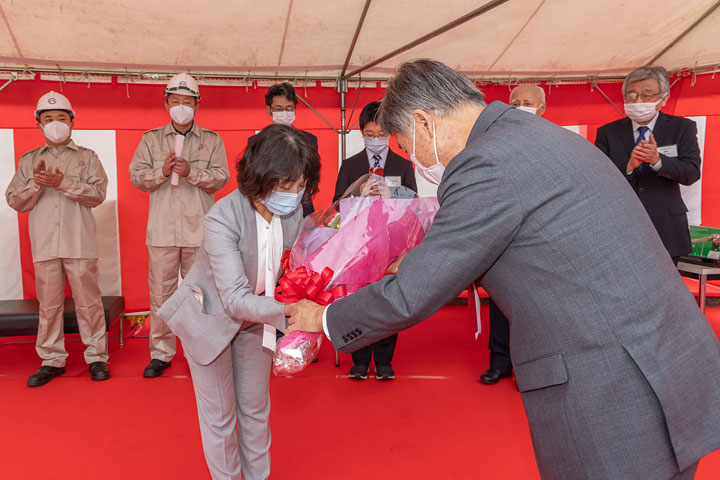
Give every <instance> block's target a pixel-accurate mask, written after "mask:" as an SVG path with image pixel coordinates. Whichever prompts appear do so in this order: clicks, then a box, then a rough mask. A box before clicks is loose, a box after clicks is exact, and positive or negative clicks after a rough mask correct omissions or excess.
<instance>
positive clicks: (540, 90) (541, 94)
mask: <svg viewBox="0 0 720 480" xmlns="http://www.w3.org/2000/svg"><path fill="white" fill-rule="evenodd" d="M520 87H534V88H535V91H536V92H537V95H538V97H540V105H545V90H544V89H543V88H542V87H541V86H540V85H527V84H525V85H518V86H517V87H515V88H513V89H512V91H511V92H510V98H512V96H513V93H515V90H517V89H518V88H520Z"/></svg>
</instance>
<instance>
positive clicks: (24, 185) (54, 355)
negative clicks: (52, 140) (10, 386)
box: [5, 141, 108, 367]
mask: <svg viewBox="0 0 720 480" xmlns="http://www.w3.org/2000/svg"><path fill="white" fill-rule="evenodd" d="M40 160H44V161H45V166H46V169H47V170H50V169H52V170H53V172H54V171H55V168H56V167H57V168H59V169H60V172H62V174H63V175H64V178H63V180H62V182H61V183H60V185H59V186H58V187H57V188H56V189H54V188H50V187H41V186H39V185H37V184H35V182H34V180H33V168H34V167H35V166H36V165H37V164H38V162H40ZM107 183H108V180H107V176H106V175H105V170H104V169H103V167H102V164H101V163H100V160H99V159H98V156H97V155H96V154H95V152H93V151H92V150H90V149H88V148H84V147H79V146H77V145H76V144H75V142H73V141H70V143H69V144H67V145H65V146H63V147H60V148H56V147H51V146H49V145H47V144H46V145H44V146H42V147H39V148H36V149H35V150H32V151H30V152H28V153H26V154H25V155H23V156H22V157H20V162H19V164H18V169H17V171H16V172H15V176H14V177H13V179H12V181H11V182H10V185H9V186H8V188H7V191H6V192H5V198H6V199H7V202H8V204H9V205H10V207H12V208H13V209H15V210H17V211H18V212H27V211H28V210H29V211H30V215H29V218H28V230H29V232H30V246H31V247H32V256H33V264H34V266H35V287H36V293H37V298H38V302H39V303H40V315H39V316H40V318H39V325H38V334H37V343H36V345H35V349H36V350H37V352H38V355H39V356H40V358H42V359H43V362H42V364H43V365H47V366H51V367H62V366H64V365H65V359H66V358H67V356H68V354H67V351H66V350H65V339H64V335H63V303H64V290H65V275H67V277H68V280H69V282H70V287H71V288H72V294H73V299H74V300H75V312H76V314H77V322H78V329H79V330H80V338H81V339H82V342H83V344H85V361H86V362H87V363H88V364H89V363H93V362H107V360H108V353H107V333H106V325H105V312H104V309H103V305H102V297H101V294H100V286H99V280H98V260H97V245H96V241H95V217H94V216H93V213H92V210H91V209H92V208H93V207H96V206H98V205H100V204H101V203H102V202H103V200H105V190H106V189H107Z"/></svg>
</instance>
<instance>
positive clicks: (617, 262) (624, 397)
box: [288, 59, 720, 480]
mask: <svg viewBox="0 0 720 480" xmlns="http://www.w3.org/2000/svg"><path fill="white" fill-rule="evenodd" d="M380 124H381V125H382V127H383V129H385V131H388V132H394V133H395V135H396V138H397V140H398V143H399V144H400V146H401V147H402V148H403V149H405V150H406V151H409V152H412V154H411V158H412V159H414V161H415V162H416V165H417V168H418V170H419V172H420V173H421V174H423V175H424V176H425V177H427V178H428V179H430V180H432V181H436V182H438V183H439V188H438V199H439V201H440V209H439V210H438V212H437V215H436V216H435V221H434V223H433V226H432V227H431V229H430V230H429V231H428V233H427V236H426V237H425V239H424V241H423V242H422V243H421V244H420V245H419V246H417V247H416V248H415V249H413V250H412V251H411V252H410V253H408V254H407V256H406V257H405V259H404V260H403V262H402V263H401V264H400V267H399V269H398V271H397V275H388V276H385V277H384V278H383V279H381V280H379V281H378V282H375V283H371V284H370V285H368V286H366V287H364V288H362V289H361V290H359V291H357V292H356V293H353V294H352V295H350V296H348V297H346V298H343V299H340V300H338V301H337V302H335V303H333V304H332V305H330V306H329V307H327V308H325V307H322V306H319V305H316V304H314V303H312V302H308V301H303V302H300V303H299V304H296V305H294V306H292V307H290V308H289V309H288V313H289V314H290V317H291V318H290V324H291V326H290V328H289V329H288V331H293V330H296V329H297V330H307V331H322V330H323V327H324V330H325V332H326V334H327V335H328V336H329V338H330V339H331V341H332V343H333V345H334V346H335V347H336V348H339V349H340V351H343V352H349V351H353V350H356V349H358V348H362V347H363V346H365V345H368V344H369V343H372V342H374V341H377V340H378V339H380V338H384V337H386V336H387V335H389V334H392V333H394V332H397V331H399V330H402V329H404V328H408V327H410V326H412V325H414V324H416V323H418V322H420V321H422V320H423V319H425V318H427V317H429V316H431V315H432V314H434V313H435V312H436V311H437V310H438V309H439V308H441V307H442V306H443V305H445V304H446V303H447V302H448V301H449V300H451V299H452V298H454V297H455V296H457V295H458V294H459V293H460V292H461V291H462V290H463V289H464V288H465V287H466V286H467V285H469V284H470V282H472V281H473V280H475V279H479V280H480V282H481V284H482V285H483V286H484V287H485V289H486V290H487V291H488V292H489V293H490V295H491V296H492V297H493V298H494V299H495V301H496V302H497V304H498V305H499V306H500V307H501V308H502V310H503V311H504V312H505V313H506V314H507V315H508V317H509V319H510V324H511V333H510V343H511V350H512V356H513V363H514V367H515V375H516V378H517V383H518V388H519V390H520V392H521V394H522V398H523V402H524V405H525V411H526V413H527V417H528V422H529V426H530V432H531V435H532V439H533V446H534V448H535V457H536V460H537V464H538V469H539V471H540V475H541V477H542V478H544V479H568V480H576V479H579V478H582V479H607V480H611V479H612V480H615V479H623V480H632V479H638V480H640V479H642V480H645V479H649V478H652V479H670V478H674V479H686V478H692V477H693V476H694V473H695V470H696V468H697V462H698V461H699V459H700V458H701V457H702V456H704V455H706V454H708V453H710V452H712V451H714V450H716V449H717V448H719V447H720V343H718V339H717V337H716V336H715V335H714V333H713V331H712V329H711V328H710V325H709V324H708V322H707V319H705V317H704V316H703V315H702V313H701V312H700V310H699V309H698V307H697V304H696V303H695V300H694V299H693V297H692V295H691V294H690V292H689V291H688V289H687V288H686V287H685V284H684V283H683V281H682V279H681V278H680V276H679V275H678V273H677V270H676V269H675V268H674V266H673V264H672V262H671V261H670V258H669V257H668V256H667V254H666V253H665V249H664V247H663V244H662V242H661V241H660V238H659V237H658V235H657V233H656V232H655V229H654V228H653V225H652V223H651V222H650V219H649V218H648V216H647V214H646V213H645V210H644V209H643V207H642V205H641V204H640V202H639V201H638V200H637V196H636V195H635V194H634V193H633V191H632V189H631V188H629V186H628V183H627V181H626V180H625V179H624V178H622V176H621V175H618V173H617V171H616V169H615V167H613V166H612V165H611V164H610V162H608V161H607V159H606V157H605V156H604V155H602V153H601V152H600V151H598V150H597V149H596V148H594V147H593V146H592V145H590V144H588V143H587V142H586V141H585V140H584V139H583V138H581V137H579V136H578V135H576V134H574V133H572V132H569V131H567V130H565V129H563V128H562V127H559V126H557V125H554V124H552V123H551V122H548V121H545V120H543V119H542V118H540V117H538V116H537V115H526V114H525V113H523V112H520V111H518V110H516V109H513V108H511V107H509V106H508V105H506V104H504V103H501V102H493V103H491V104H490V105H486V104H485V102H484V101H483V97H482V95H481V93H480V92H479V91H478V90H477V88H476V87H475V85H474V84H473V83H472V82H471V81H470V80H469V79H468V78H466V77H465V76H464V75H461V74H459V73H457V72H455V71H454V70H452V69H451V68H449V67H447V66H446V65H443V64H441V63H439V62H436V61H433V60H426V59H421V60H414V61H412V62H408V63H405V64H403V65H401V66H400V67H399V68H398V71H397V72H396V75H395V78H394V79H393V80H392V82H391V84H390V86H389V87H388V89H387V92H386V95H385V98H384V99H383V106H382V109H381V112H380Z"/></svg>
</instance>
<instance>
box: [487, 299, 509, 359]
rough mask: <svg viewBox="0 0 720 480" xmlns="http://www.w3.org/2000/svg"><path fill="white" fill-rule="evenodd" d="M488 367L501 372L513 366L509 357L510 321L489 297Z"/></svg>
mask: <svg viewBox="0 0 720 480" xmlns="http://www.w3.org/2000/svg"><path fill="white" fill-rule="evenodd" d="M488 336H489V342H488V346H489V347H490V368H492V369H495V370H498V371H500V372H502V373H507V372H510V371H511V370H512V368H513V366H512V359H511V358H510V322H509V321H508V319H507V317H506V316H505V314H504V313H503V312H502V310H500V308H499V307H498V306H497V304H496V303H495V302H493V300H492V298H491V299H490V331H489V332H488Z"/></svg>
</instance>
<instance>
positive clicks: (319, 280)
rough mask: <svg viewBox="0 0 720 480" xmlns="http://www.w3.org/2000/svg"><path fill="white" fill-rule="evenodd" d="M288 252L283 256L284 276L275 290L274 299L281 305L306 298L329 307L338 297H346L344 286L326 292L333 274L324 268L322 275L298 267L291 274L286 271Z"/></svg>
mask: <svg viewBox="0 0 720 480" xmlns="http://www.w3.org/2000/svg"><path fill="white" fill-rule="evenodd" d="M288 253H289V252H286V255H283V262H282V263H283V270H285V275H283V277H282V278H281V279H280V281H279V282H278V285H279V286H278V287H277V288H276V289H275V299H276V300H278V301H279V302H283V303H295V302H298V301H300V300H302V299H303V298H307V299H308V300H311V301H313V302H315V303H319V304H320V305H330V304H331V303H332V302H334V301H335V300H337V299H338V298H340V297H344V296H346V295H347V288H346V287H345V286H344V285H341V286H339V287H335V288H331V289H330V290H326V288H327V286H328V284H329V283H330V281H331V280H332V278H333V274H334V273H335V272H333V271H332V270H331V269H330V268H328V267H325V268H324V269H323V271H322V273H315V272H313V271H312V270H308V269H307V268H306V267H299V268H296V269H295V270H293V271H292V272H289V271H287V270H288V268H287V264H288V263H289V262H288V259H289V255H287V254H288Z"/></svg>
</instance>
